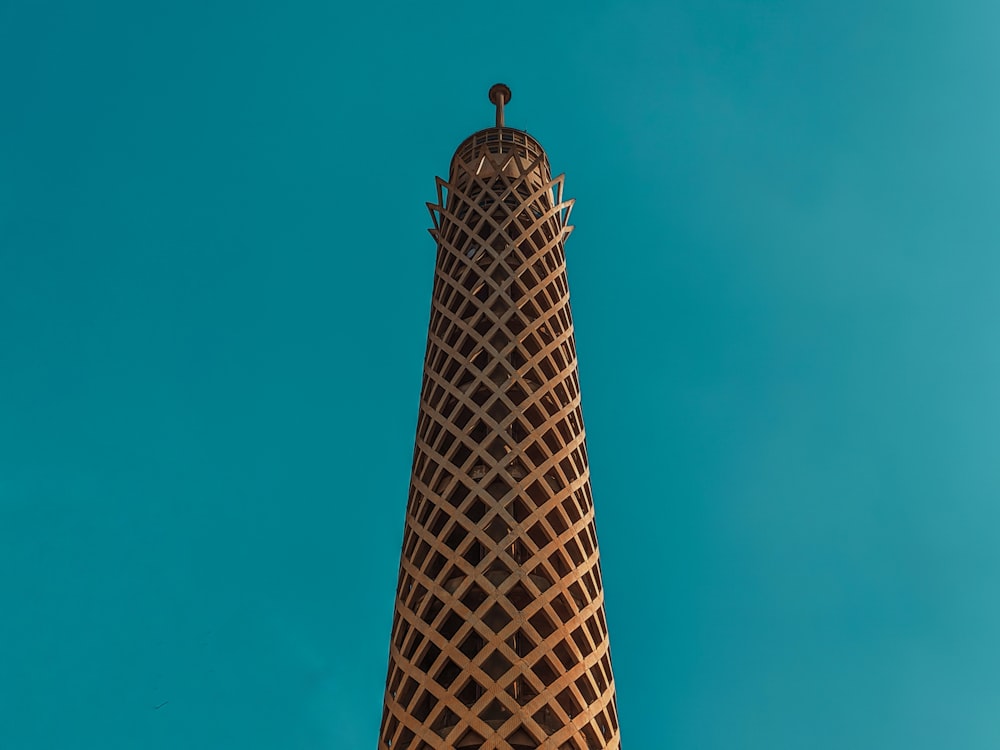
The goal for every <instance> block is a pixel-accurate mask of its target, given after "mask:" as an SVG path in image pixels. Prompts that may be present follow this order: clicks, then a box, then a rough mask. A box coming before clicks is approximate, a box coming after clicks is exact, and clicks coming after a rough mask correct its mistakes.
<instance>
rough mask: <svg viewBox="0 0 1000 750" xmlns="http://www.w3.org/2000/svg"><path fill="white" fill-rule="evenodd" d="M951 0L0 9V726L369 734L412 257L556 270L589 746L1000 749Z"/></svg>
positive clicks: (194, 736) (992, 62)
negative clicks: (513, 245) (507, 169)
mask: <svg viewBox="0 0 1000 750" xmlns="http://www.w3.org/2000/svg"><path fill="white" fill-rule="evenodd" d="M998 49H1000V5H998V4H997V3H996V2H995V1H994V0H967V1H965V2H963V1H962V0H959V1H958V2H948V1H947V0H938V1H937V2H928V1H926V0H907V1H905V2H904V1H903V0H866V1H864V2H862V1H861V0H839V1H838V2H826V1H825V0H815V1H813V2H805V3H803V2H787V1H783V0H770V1H765V0H665V1H664V0H661V1H660V2H648V3H641V2H618V3H614V2H608V3H593V2H575V3H547V2H531V3H529V2H521V1H520V0H513V1H512V2H506V3H480V4H475V3H455V2H450V3H449V2H440V3H437V4H426V3H402V2H397V3H382V2H364V3H352V4H351V5H350V7H344V6H342V5H339V4H336V3H333V2H313V1H309V2H289V3H268V4H262V3H246V2H241V3H236V2H223V1H222V0H201V1H200V2H193V0H172V1H171V2H165V1H162V0H147V1H144V2H125V1H124V0H122V1H120V2H111V1H108V0H104V1H101V0H98V1H97V2H92V3H83V2H75V3H71V2H57V1H53V0H30V1H29V0H0V747H2V748H4V750H36V749H41V748H45V749H46V750H48V749H49V748H57V749H62V748H67V749H74V750H75V749H77V748H80V749H89V748H99V749H100V750H135V749H140V748H141V749H142V750H176V749H178V748H185V749H187V750H209V749H211V750H218V749H219V748H240V749H241V750H257V749H258V748H260V749H264V748H282V750H313V749H319V748H337V749H338V750H341V749H347V750H353V749H354V748H361V749H371V748H374V746H375V743H376V739H377V727H378V722H379V717H380V711H381V698H382V694H381V693H382V686H383V682H384V679H385V667H386V660H387V653H388V634H389V626H390V620H391V615H392V603H393V596H394V587H395V581H396V567H397V564H398V556H399V542H400V538H401V533H402V528H403V513H404V506H405V502H406V493H407V482H408V478H409V468H410V467H409V462H410V457H411V451H412V441H413V432H414V427H415V419H416V413H417V397H418V392H419V387H420V373H421V365H422V356H423V347H424V337H425V332H426V325H427V315H428V309H429V300H430V286H431V278H432V272H433V263H434V246H433V242H432V240H431V238H430V237H429V236H428V234H427V232H426V227H428V226H429V221H430V220H429V216H428V215H427V213H426V209H425V207H424V202H425V201H427V200H431V199H433V197H434V195H435V193H434V176H435V175H444V174H445V173H446V170H447V168H448V162H449V159H450V157H451V153H452V151H453V149H454V148H455V146H457V144H458V143H459V142H460V141H461V140H462V139H463V138H464V137H465V136H466V135H468V134H469V133H470V132H472V131H474V130H477V129H479V128H482V127H487V126H489V125H490V124H491V123H492V116H493V115H492V108H491V106H490V104H489V102H488V101H487V98H486V92H487V89H488V88H489V86H490V85H491V84H492V83H494V82H496V81H504V82H506V83H508V84H509V85H510V86H511V87H512V89H513V92H514V94H513V101H512V102H511V104H510V106H509V108H508V114H507V121H508V124H510V125H512V126H514V127H521V128H524V129H526V130H528V131H530V132H531V133H532V134H533V135H535V136H536V137H537V138H538V139H539V140H540V141H541V142H542V143H543V145H544V146H545V147H546V148H547V149H548V152H549V155H550V158H551V161H552V164H553V167H554V169H555V170H556V171H557V172H562V171H565V172H566V173H567V191H568V194H569V195H570V196H575V197H576V198H577V205H576V209H575V210H574V213H573V221H574V224H575V225H576V227H577V229H576V232H575V233H574V234H573V236H572V237H571V238H570V241H569V243H568V247H567V255H568V258H569V263H570V284H571V289H572V299H573V303H574V314H575V318H576V325H577V344H578V348H579V355H580V367H581V380H582V384H583V399H584V413H585V415H586V420H587V427H588V433H589V445H590V455H591V468H592V471H593V482H594V492H595V501H596V504H597V520H598V530H599V534H600V541H601V551H602V559H603V566H604V579H605V584H606V587H607V601H608V605H607V606H608V616H609V624H610V627H611V637H612V652H613V654H614V664H615V671H616V677H617V681H618V697H619V707H620V714H621V724H622V731H623V737H624V744H625V748H626V750H660V749H661V748H662V749H664V750H732V749H733V748H740V750H758V749H759V750H802V749H803V748H808V749H810V750H834V749H836V750H842V749H843V748H851V749H852V750H867V749H872V750H875V749H878V750H884V749H885V748H906V749H907V750H923V749H927V750H940V749H941V748H958V749H961V750H996V748H997V747H1000V677H998V675H1000V636H998V633H1000V595H998V590H1000V544H998V529H1000V503H998V500H1000V460H998V458H1000V457H998V437H1000V435H998V431H1000V344H998V341H1000V339H998V333H997V326H998V322H1000V252H998V251H1000V210H998V205H1000V138H998V134H1000V99H998V96H997V83H998V81H1000V52H998Z"/></svg>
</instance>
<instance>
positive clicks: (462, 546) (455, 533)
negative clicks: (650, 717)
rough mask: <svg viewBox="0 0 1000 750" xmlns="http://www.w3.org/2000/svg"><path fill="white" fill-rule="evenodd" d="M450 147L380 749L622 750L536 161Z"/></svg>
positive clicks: (540, 156)
mask: <svg viewBox="0 0 1000 750" xmlns="http://www.w3.org/2000/svg"><path fill="white" fill-rule="evenodd" d="M490 98H491V100H492V101H494V103H495V104H497V127H495V128H489V129H487V130H482V131H480V132H478V133H475V134H474V135H472V136H470V137H469V138H468V139H466V140H465V141H464V142H463V143H462V144H461V145H460V146H459V148H458V150H457V152H456V153H455V156H454V158H453V159H452V162H451V170H450V174H449V178H448V181H447V182H445V181H444V180H442V179H440V178H438V179H437V193H438V202H437V203H436V204H430V203H429V204H428V207H429V208H430V210H431V215H432V217H433V224H434V226H433V228H432V229H431V230H430V232H431V234H432V235H433V236H434V238H435V239H436V240H437V245H438V249H437V266H436V269H435V275H434V289H433V301H432V305H431V319H430V326H429V333H428V340H427V353H426V358H425V361H424V378H423V389H422V391H421V397H420V412H419V417H418V423H417V436H416V447H415V451H414V459H413V474H412V481H411V485H410V495H409V505H408V508H407V513H406V526H405V531H404V535H403V550H402V557H401V564H400V571H399V582H398V592H397V598H396V608H395V617H394V620H393V627H392V637H391V645H390V656H389V671H388V676H387V679H386V691H385V708H384V713H383V718H382V727H381V734H380V740H379V750H445V749H449V750H451V749H454V748H461V749H462V750H466V749H471V748H483V749H484V750H492V749H494V748H496V749H497V750H527V749H528V748H551V749H552V750H556V749H559V750H598V749H600V750H619V748H620V740H619V730H618V716H617V710H616V705H615V689H614V680H613V678H612V672H611V658H610V654H609V650H608V629H607V622H606V619H605V614H604V596H603V591H602V585H601V570H600V564H599V561H598V547H597V536H596V532H595V526H594V508H593V502H592V498H591V490H590V475H589V470H588V466H587V449H586V444H585V439H584V428H583V417H582V414H581V411H580V387H579V380H578V377H577V366H576V349H575V345H574V340H573V321H572V317H571V315H570V306H569V290H568V287H567V283H566V265H565V256H564V253H563V242H564V240H565V239H566V237H567V236H568V235H569V233H570V231H571V230H572V227H571V226H569V225H568V224H567V220H568V218H569V213H570V209H571V207H572V204H573V201H572V200H564V199H563V176H559V177H557V178H555V179H552V178H551V176H550V170H549V164H548V159H547V157H546V154H545V152H544V151H543V150H542V147H541V146H540V145H539V144H538V142H537V141H535V139H534V138H532V137H531V136H529V135H528V134H527V133H525V132H523V131H519V130H514V129H512V128H507V127H504V124H503V105H504V103H505V102H506V101H509V98H510V91H509V89H507V88H506V86H503V85H502V84H498V85H497V86H494V87H493V89H491V91H490Z"/></svg>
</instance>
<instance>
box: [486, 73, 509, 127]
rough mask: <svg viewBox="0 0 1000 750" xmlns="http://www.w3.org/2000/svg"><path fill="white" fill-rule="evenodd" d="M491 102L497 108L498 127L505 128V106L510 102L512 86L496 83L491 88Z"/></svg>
mask: <svg viewBox="0 0 1000 750" xmlns="http://www.w3.org/2000/svg"><path fill="white" fill-rule="evenodd" d="M490 101H491V102H493V103H494V104H495V105H496V107H497V127H498V128H502V127H503V105H504V104H506V103H507V102H509V101H510V86H508V85H507V84H506V83H494V84H493V85H492V86H491V87H490Z"/></svg>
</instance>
